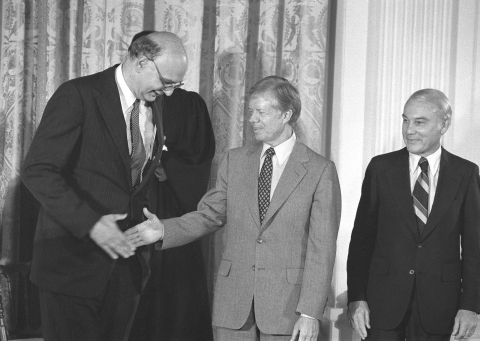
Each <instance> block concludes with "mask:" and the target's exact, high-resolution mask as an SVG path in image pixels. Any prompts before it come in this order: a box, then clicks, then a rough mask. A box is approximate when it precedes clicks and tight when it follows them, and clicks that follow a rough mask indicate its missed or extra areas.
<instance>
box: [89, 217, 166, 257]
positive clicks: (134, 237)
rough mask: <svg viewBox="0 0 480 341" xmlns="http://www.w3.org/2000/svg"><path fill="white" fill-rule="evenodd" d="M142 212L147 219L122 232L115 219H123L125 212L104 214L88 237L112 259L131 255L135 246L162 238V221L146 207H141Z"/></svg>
mask: <svg viewBox="0 0 480 341" xmlns="http://www.w3.org/2000/svg"><path fill="white" fill-rule="evenodd" d="M143 214H145V217H147V220H145V221H144V222H143V223H141V224H138V225H136V226H134V227H132V228H130V229H128V230H127V231H125V232H123V233H122V231H120V229H119V228H118V225H117V220H122V219H125V218H126V216H127V214H109V215H105V216H103V217H101V218H100V220H99V221H97V222H96V223H95V225H94V226H93V228H92V229H91V230H90V238H92V240H93V241H94V242H95V243H96V244H97V245H98V246H99V247H100V248H102V249H103V250H104V251H105V252H106V253H107V254H108V255H109V256H110V257H112V258H113V259H117V258H118V257H119V256H120V257H123V258H128V257H130V256H133V255H134V253H135V250H136V248H137V247H139V246H143V245H148V244H152V243H155V242H157V241H159V240H162V239H163V234H164V227H163V224H162V222H161V221H160V220H159V219H158V218H157V216H156V215H155V214H153V213H150V212H149V211H148V209H147V208H144V209H143Z"/></svg>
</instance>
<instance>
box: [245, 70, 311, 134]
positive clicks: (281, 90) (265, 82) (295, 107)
mask: <svg viewBox="0 0 480 341" xmlns="http://www.w3.org/2000/svg"><path fill="white" fill-rule="evenodd" d="M248 95H249V97H250V98H253V97H256V96H260V95H270V96H271V97H272V99H273V100H274V106H275V107H276V108H277V109H278V110H280V111H282V112H287V111H288V110H291V111H292V117H290V120H289V121H288V123H289V124H290V125H291V126H293V125H294V124H295V123H296V122H297V120H298V117H299V116H300V112H301V111H302V102H301V100H300V94H299V93H298V90H297V88H295V87H294V86H293V85H292V84H291V83H290V82H289V81H288V80H286V79H285V78H283V77H279V76H268V77H265V78H263V79H261V80H259V81H258V82H257V83H255V84H254V85H253V86H252V87H251V88H250V90H249V91H248Z"/></svg>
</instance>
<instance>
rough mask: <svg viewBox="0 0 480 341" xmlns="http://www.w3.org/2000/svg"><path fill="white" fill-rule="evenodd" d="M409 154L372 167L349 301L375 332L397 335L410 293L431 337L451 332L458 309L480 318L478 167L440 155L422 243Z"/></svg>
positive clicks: (352, 254)
mask: <svg viewBox="0 0 480 341" xmlns="http://www.w3.org/2000/svg"><path fill="white" fill-rule="evenodd" d="M408 155H409V154H408V151H407V149H406V148H404V149H402V150H399V151H396V152H393V153H389V154H384V155H380V156H377V157H374V158H373V159H372V161H371V162H370V164H369V165H368V168H367V171H366V174H365V180H364V182H363V187H362V196H361V199H360V203H359V205H358V211H357V216H356V219H355V225H354V228H353V232H352V239H351V242H350V250H349V255H348V265H347V272H348V300H349V302H353V301H359V300H364V301H367V302H368V305H369V308H370V314H371V315H370V317H371V325H372V327H374V328H380V329H392V328H395V327H397V326H398V325H399V323H400V322H401V320H402V318H403V316H404V315H405V312H406V309H407V306H408V303H409V301H410V295H411V293H412V288H414V285H415V288H416V295H417V300H418V304H419V309H420V316H421V321H422V325H423V327H424V328H425V330H426V331H427V332H429V333H438V334H448V333H450V332H451V331H452V328H453V323H454V317H455V315H456V313H457V310H458V309H467V310H471V311H475V312H477V313H478V312H480V295H479V289H480V243H479V234H480V188H479V186H480V182H479V170H478V166H477V165H475V164H473V163H471V162H469V161H467V160H464V159H462V158H460V157H458V156H455V155H453V154H450V153H449V152H447V151H446V150H445V149H442V156H441V161H440V174H439V178H438V184H437V191H436V194H435V199H434V202H433V207H432V210H431V213H430V216H429V219H428V222H427V224H426V226H425V230H424V232H423V233H422V234H421V235H420V234H419V232H418V228H417V223H416V218H415V213H414V209H413V201H412V194H411V189H410V176H409V161H408V157H409V156H408Z"/></svg>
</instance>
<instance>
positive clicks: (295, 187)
mask: <svg viewBox="0 0 480 341" xmlns="http://www.w3.org/2000/svg"><path fill="white" fill-rule="evenodd" d="M248 108H249V111H250V115H251V117H250V123H251V124H252V126H253V130H254V133H255V139H256V140H257V142H256V143H254V144H251V145H246V146H244V147H240V148H236V149H232V150H229V151H228V152H227V153H226V155H225V156H224V157H223V159H222V161H221V163H220V166H219V170H218V175H217V182H216V184H215V187H214V188H213V189H211V190H210V191H209V192H208V193H207V194H206V195H205V196H204V197H203V198H202V200H201V201H200V203H199V205H198V211H196V212H192V213H188V214H186V215H184V216H182V217H180V218H175V219H167V220H163V221H159V220H158V219H157V218H156V217H155V216H154V215H152V214H150V213H149V212H148V211H146V212H145V214H146V215H147V217H148V218H149V219H148V220H147V221H146V222H144V223H143V224H141V225H138V226H136V227H133V228H131V229H130V230H129V231H127V232H126V234H127V235H128V236H129V239H130V240H131V241H132V242H133V243H134V244H135V245H136V246H141V245H145V244H150V243H153V242H156V241H158V240H161V239H163V248H169V247H174V246H179V245H183V244H186V243H188V242H190V241H192V240H194V239H196V238H199V237H200V236H203V235H205V234H207V233H211V232H214V231H216V230H218V229H219V228H221V227H225V229H226V231H225V246H224V249H223V256H222V261H221V262H220V266H219V268H218V273H217V277H216V285H215V292H214V298H213V301H214V302H213V325H214V326H215V327H216V328H215V333H216V340H217V341H230V340H242V341H243V340H271V341H276V340H286V341H288V340H300V341H316V340H317V337H318V335H319V331H320V324H319V320H320V318H321V317H322V315H323V310H324V308H325V304H326V301H327V296H328V294H329V290H330V284H331V279H332V271H333V264H334V261H335V250H336V238H337V232H338V226H339V223H340V208H341V207H340V206H341V205H340V186H339V183H338V177H337V172H336V169H335V165H334V163H333V162H331V161H329V160H327V159H325V158H324V157H322V156H320V155H319V154H317V153H315V152H314V151H312V150H311V149H310V148H308V147H307V146H305V145H304V144H303V143H302V142H300V141H299V140H297V137H296V135H295V132H294V130H293V125H294V124H295V122H296V121H297V119H298V117H299V116H300V111H301V102H300V96H299V93H298V91H297V89H296V88H295V87H294V86H292V85H291V84H290V83H289V82H288V81H287V80H286V79H284V78H281V77H277V76H269V77H266V78H264V79H262V80H260V81H258V82H257V83H256V84H255V85H253V87H252V88H251V89H250V92H249V106H248Z"/></svg>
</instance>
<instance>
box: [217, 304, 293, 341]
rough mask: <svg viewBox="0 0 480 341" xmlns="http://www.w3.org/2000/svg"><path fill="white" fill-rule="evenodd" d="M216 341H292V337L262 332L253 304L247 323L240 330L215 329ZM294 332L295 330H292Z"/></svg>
mask: <svg viewBox="0 0 480 341" xmlns="http://www.w3.org/2000/svg"><path fill="white" fill-rule="evenodd" d="M214 332H215V341H290V339H291V337H292V334H290V335H271V334H265V333H263V332H261V331H260V330H259V329H258V327H257V323H256V320H255V309H254V305H253V302H252V308H251V309H250V314H249V315H248V318H247V322H245V325H244V326H243V327H242V328H240V329H229V328H223V327H215V328H214ZM292 332H293V330H292Z"/></svg>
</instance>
